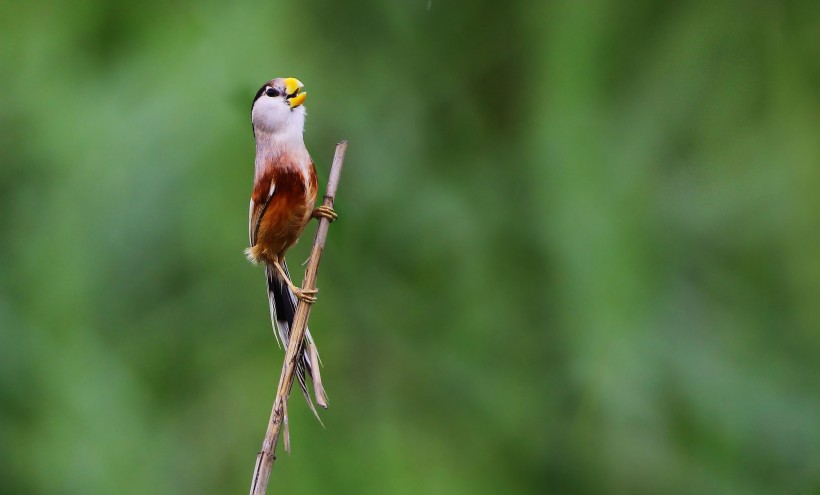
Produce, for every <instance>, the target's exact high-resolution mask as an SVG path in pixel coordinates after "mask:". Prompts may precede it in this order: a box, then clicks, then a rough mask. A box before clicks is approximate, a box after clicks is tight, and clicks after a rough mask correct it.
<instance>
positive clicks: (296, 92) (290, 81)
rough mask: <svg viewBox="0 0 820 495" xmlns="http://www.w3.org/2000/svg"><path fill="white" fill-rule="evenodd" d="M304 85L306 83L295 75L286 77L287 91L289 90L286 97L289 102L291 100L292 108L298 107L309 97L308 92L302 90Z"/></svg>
mask: <svg viewBox="0 0 820 495" xmlns="http://www.w3.org/2000/svg"><path fill="white" fill-rule="evenodd" d="M303 87H305V85H304V84H302V81H300V80H298V79H296V78H294V77H288V78H287V79H285V91H286V92H287V96H286V98H287V99H288V102H290V108H296V107H298V106H299V105H301V104H302V103H304V102H305V100H306V99H307V93H305V92H302V88H303Z"/></svg>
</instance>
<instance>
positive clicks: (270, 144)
mask: <svg viewBox="0 0 820 495" xmlns="http://www.w3.org/2000/svg"><path fill="white" fill-rule="evenodd" d="M288 117H289V118H288V119H287V121H286V122H284V125H279V126H277V127H276V129H271V128H270V127H267V126H264V125H258V124H256V123H254V126H253V131H254V136H255V138H256V162H255V165H256V166H255V169H256V170H255V176H256V177H255V178H256V179H259V177H260V176H261V175H262V174H263V173H264V172H265V170H264V167H265V164H266V163H267V162H269V160H271V159H275V158H278V157H280V156H282V155H288V156H289V157H290V158H291V159H293V160H295V161H296V163H298V165H299V167H300V168H302V169H304V170H307V168H308V166H309V165H310V155H309V154H308V151H307V148H305V140H304V126H305V113H304V112H303V111H301V112H298V111H297V112H292V113H291V115H288Z"/></svg>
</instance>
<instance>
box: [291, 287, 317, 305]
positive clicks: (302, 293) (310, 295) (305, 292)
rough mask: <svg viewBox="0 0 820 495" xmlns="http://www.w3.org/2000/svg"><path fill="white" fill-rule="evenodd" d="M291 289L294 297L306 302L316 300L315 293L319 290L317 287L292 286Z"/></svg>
mask: <svg viewBox="0 0 820 495" xmlns="http://www.w3.org/2000/svg"><path fill="white" fill-rule="evenodd" d="M291 290H292V291H293V293H294V294H295V295H296V299H298V300H300V301H304V302H306V303H308V304H313V303H315V302H316V296H315V294H316V293H318V292H319V289H300V288H299V287H293V288H291Z"/></svg>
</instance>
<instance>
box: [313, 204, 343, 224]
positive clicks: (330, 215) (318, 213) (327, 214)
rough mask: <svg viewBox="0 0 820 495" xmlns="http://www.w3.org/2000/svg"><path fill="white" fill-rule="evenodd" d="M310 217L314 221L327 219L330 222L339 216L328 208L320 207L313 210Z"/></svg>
mask: <svg viewBox="0 0 820 495" xmlns="http://www.w3.org/2000/svg"><path fill="white" fill-rule="evenodd" d="M310 216H311V217H313V218H316V219H320V218H327V219H328V220H330V221H331V222H332V221H334V220H336V219H337V218H339V215H338V213H336V210H334V209H333V208H331V207H330V206H325V205H322V206H320V207H318V208H316V209H315V210H313V213H311V214H310Z"/></svg>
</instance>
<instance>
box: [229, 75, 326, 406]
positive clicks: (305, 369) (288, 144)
mask: <svg viewBox="0 0 820 495" xmlns="http://www.w3.org/2000/svg"><path fill="white" fill-rule="evenodd" d="M302 87H303V85H302V83H301V82H300V81H299V80H298V79H294V78H292V77H289V78H277V79H273V80H271V81H268V82H266V83H265V84H263V85H262V87H261V88H259V91H257V92H256V96H255V97H254V99H253V104H252V105H251V122H252V124H253V136H254V139H255V140H256V162H255V173H254V178H253V192H252V193H251V204H250V214H249V215H250V219H249V234H250V247H249V248H248V249H246V250H245V254H246V255H247V257H248V259H249V260H250V261H252V262H253V263H256V264H260V265H264V266H265V276H266V277H267V288H268V301H269V303H270V312H271V320H272V323H273V326H274V328H275V329H277V328H278V332H279V338H280V339H281V341H282V344H283V345H284V346H285V347H287V345H288V340H289V338H290V327H291V325H292V324H293V317H294V315H295V314H296V303H297V299H299V300H303V301H305V302H308V303H311V304H312V303H314V302H315V301H316V295H315V294H316V290H315V289H314V290H303V289H301V288H299V287H297V286H296V285H295V284H294V283H293V281H291V279H290V274H289V273H288V266H287V264H286V263H285V252H286V251H287V250H288V249H289V248H290V247H291V246H293V245H294V244H295V243H296V241H297V240H298V239H299V236H300V235H301V234H302V231H303V230H304V229H305V227H306V226H307V224H308V222H309V221H310V219H311V218H319V217H326V218H328V219H329V220H330V221H333V220H335V219H336V217H337V215H336V212H335V211H333V209H332V208H328V207H325V206H320V207H319V208H314V204H315V203H316V195H317V189H318V187H317V182H316V168H315V167H314V165H313V161H312V160H311V159H310V154H308V151H307V149H306V148H305V142H304V138H303V133H304V128H305V107H304V102H305V99H306V98H307V93H306V92H304V91H302ZM305 340H306V342H305V344H306V345H305V346H304V347H305V349H304V353H303V355H302V357H301V359H300V360H299V363H298V365H297V369H296V377H297V379H298V381H299V386H300V387H301V389H302V393H303V394H304V395H305V399H307V401H308V404H309V405H310V408H311V410H313V412H314V413H316V409H315V408H314V406H313V401H312V400H311V398H310V393H309V392H308V388H307V377H308V376H309V377H310V378H311V380H312V381H313V390H314V393H315V396H316V403H317V404H319V405H320V406H322V407H327V396H326V395H325V392H324V389H323V387H322V382H321V377H320V375H319V365H318V362H319V359H318V352H317V351H316V346H315V344H314V343H313V337H312V336H311V334H310V330H307V331H306V332H305Z"/></svg>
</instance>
